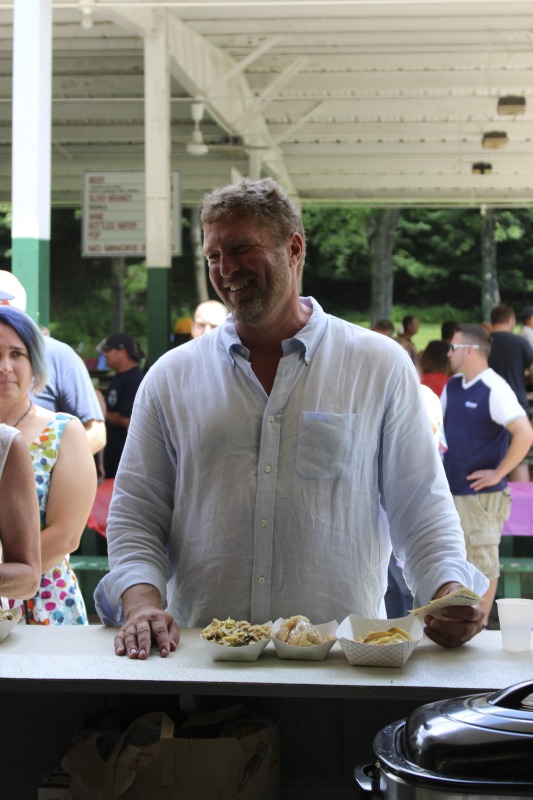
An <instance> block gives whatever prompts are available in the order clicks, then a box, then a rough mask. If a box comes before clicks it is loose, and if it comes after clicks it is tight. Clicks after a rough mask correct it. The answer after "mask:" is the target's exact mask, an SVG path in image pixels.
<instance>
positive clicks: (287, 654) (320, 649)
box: [272, 617, 339, 661]
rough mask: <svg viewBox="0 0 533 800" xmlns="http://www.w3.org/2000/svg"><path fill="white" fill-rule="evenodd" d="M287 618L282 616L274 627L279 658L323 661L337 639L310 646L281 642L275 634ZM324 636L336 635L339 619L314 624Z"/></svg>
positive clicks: (275, 644)
mask: <svg viewBox="0 0 533 800" xmlns="http://www.w3.org/2000/svg"><path fill="white" fill-rule="evenodd" d="M284 621H285V620H284V619H283V618H281V617H280V619H277V620H276V621H275V623H274V626H273V628H272V642H273V643H274V648H275V650H276V653H277V655H278V657H279V658H293V659H296V660H298V661H323V660H324V659H325V658H326V656H327V654H328V653H329V651H330V650H331V648H332V647H333V645H334V644H335V641H336V639H332V640H331V641H330V642H323V644H312V645H310V646H309V647H298V646H297V645H294V644H287V642H280V640H279V639H276V637H275V636H274V634H275V633H276V631H278V630H279V629H280V626H281V625H282V624H283V622H284ZM313 627H314V628H316V629H317V630H318V631H319V633H321V634H322V636H335V631H336V630H337V628H338V627H339V623H338V622H337V620H335V619H334V620H332V621H331V622H324V623H323V624H322V625H313Z"/></svg>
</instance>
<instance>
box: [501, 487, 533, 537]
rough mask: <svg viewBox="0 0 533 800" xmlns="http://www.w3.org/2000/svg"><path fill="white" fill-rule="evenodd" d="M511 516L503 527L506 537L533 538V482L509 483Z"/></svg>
mask: <svg viewBox="0 0 533 800" xmlns="http://www.w3.org/2000/svg"><path fill="white" fill-rule="evenodd" d="M509 487H510V489H511V501H512V502H511V516H510V517H509V519H508V520H507V521H506V522H505V524H504V526H503V535H504V536H533V482H530V483H509Z"/></svg>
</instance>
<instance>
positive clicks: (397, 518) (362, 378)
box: [95, 179, 487, 658]
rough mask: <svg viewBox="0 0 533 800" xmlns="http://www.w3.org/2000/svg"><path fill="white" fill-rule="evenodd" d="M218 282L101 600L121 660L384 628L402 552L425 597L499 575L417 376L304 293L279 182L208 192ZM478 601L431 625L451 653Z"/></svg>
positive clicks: (159, 417)
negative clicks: (308, 632)
mask: <svg viewBox="0 0 533 800" xmlns="http://www.w3.org/2000/svg"><path fill="white" fill-rule="evenodd" d="M202 223H203V227H204V251H205V255H206V258H207V262H208V266H209V274H210V278H211V282H212V284H213V286H214V288H215V290H216V292H217V294H218V295H219V296H220V299H221V300H223V302H224V303H225V304H226V306H227V308H228V309H229V310H230V311H231V314H230V315H229V316H228V318H227V319H226V321H225V323H224V324H223V325H221V326H220V327H218V328H216V329H215V330H214V331H211V332H210V333H208V334H206V335H205V336H203V337H201V338H200V339H195V340H193V341H191V342H188V343H187V344H185V345H182V346H181V347H179V348H176V349H175V350H172V351H170V352H168V353H166V354H165V355H164V356H163V357H162V358H161V359H159V361H158V362H157V363H156V364H154V366H153V367H152V368H151V369H150V371H149V372H148V374H147V376H146V378H145V380H144V382H143V384H142V386H141V388H140V390H139V392H138V394H137V397H136V400H135V406H134V409H133V414H132V419H131V425H130V428H129V435H128V439H127V441H126V446H125V449H124V452H123V456H122V461H121V464H120V467H119V470H118V473H117V477H116V480H115V492H114V496H113V500H112V503H111V508H110V514H109V522H108V529H107V535H108V551H109V558H110V565H111V572H110V573H109V574H108V575H106V576H105V577H104V579H103V580H102V581H101V583H100V584H99V586H98V587H97V590H96V592H95V600H96V606H97V610H98V612H99V614H100V616H101V618H102V619H103V621H104V622H106V623H107V624H111V625H120V626H121V627H120V630H119V631H118V632H117V634H116V637H115V651H116V653H117V654H119V655H128V656H129V657H131V658H146V657H147V656H148V654H149V652H150V647H151V641H152V639H155V641H156V643H157V647H158V649H159V652H160V654H161V655H162V656H166V655H168V653H169V652H170V650H173V649H175V648H176V646H177V643H178V640H179V626H180V625H181V626H187V627H192V626H202V627H203V626H205V625H206V624H208V623H209V622H210V621H211V619H212V618H213V617H214V616H217V617H219V618H225V617H227V616H232V617H234V618H236V619H248V620H250V621H252V622H265V621H267V620H269V619H271V620H274V619H276V618H277V617H280V616H283V617H288V616H291V615H293V614H300V613H301V614H305V615H306V616H308V617H309V618H310V619H311V620H312V622H314V623H320V622H325V621H328V620H331V619H338V620H341V619H342V618H343V617H344V616H345V615H346V614H348V613H350V612H353V613H357V614H361V615H364V616H369V617H371V616H382V615H383V612H384V604H383V595H384V591H385V588H386V575H387V564H388V561H389V555H390V540H389V537H388V534H387V533H385V531H384V528H383V527H382V526H381V524H380V510H379V508H380V501H381V503H382V504H383V507H384V508H385V510H386V512H387V516H388V519H389V523H390V531H391V539H392V544H393V546H394V550H395V553H396V555H397V556H398V557H399V558H401V559H402V560H403V561H405V565H406V566H405V572H406V579H407V581H408V583H409V585H410V587H411V589H412V590H413V592H414V595H415V603H416V604H422V603H426V602H428V601H429V600H431V599H432V598H433V597H437V596H441V595H442V594H447V593H449V592H450V591H453V590H454V589H456V588H458V587H459V586H460V585H466V586H468V587H469V588H471V589H473V590H474V591H477V592H478V593H483V591H484V590H485V588H486V586H487V581H486V579H485V578H484V576H482V575H481V573H479V572H478V571H477V570H476V569H475V567H473V566H472V565H470V564H468V563H467V562H466V560H465V548H464V537H463V534H462V531H461V528H460V526H459V521H458V517H457V513H456V511H455V507H454V504H453V501H452V498H451V495H450V492H449V489H448V484H447V481H446V477H445V475H444V471H443V469H442V464H441V462H440V458H439V456H438V454H437V451H436V448H435V444H434V441H433V436H432V432H431V428H430V424H429V421H428V417H427V412H426V410H425V407H424V405H423V401H422V399H421V392H420V386H419V382H418V378H417V375H416V371H415V369H414V367H413V365H412V362H411V361H410V359H409V357H408V356H407V355H406V353H405V352H404V351H403V350H402V348H401V347H400V346H399V345H398V344H396V343H395V342H393V341H389V340H387V338H386V337H384V336H381V335H379V334H376V333H373V332H371V331H367V330H364V329H362V328H359V327H357V326H355V325H351V324H350V323H347V322H344V321H342V320H340V319H337V318H335V317H332V316H330V315H327V314H325V313H324V312H323V310H322V309H321V308H320V306H319V305H318V303H316V301H315V300H313V299H312V298H301V297H300V296H299V293H298V282H299V278H300V275H301V271H302V268H303V262H304V257H305V237H304V231H303V227H302V223H301V219H300V217H299V214H298V212H297V210H296V208H295V206H294V204H293V203H292V201H290V199H289V198H288V196H287V195H286V194H285V192H283V191H282V190H281V189H280V187H279V186H278V185H277V184H276V183H275V181H273V180H272V179H266V180H263V181H256V182H254V181H250V180H248V179H246V180H244V181H243V182H242V183H241V184H239V185H237V186H229V187H224V188H223V189H218V190H215V191H214V192H212V193H211V194H210V195H208V196H207V197H206V198H205V199H204V206H203V211H202ZM481 619H482V613H481V611H480V609H479V608H478V607H469V608H465V607H449V608H448V609H446V613H444V612H442V614H441V615H439V618H437V616H435V617H433V616H431V617H426V625H427V628H426V632H427V634H428V636H430V638H432V639H433V640H434V641H436V642H438V643H439V644H441V645H443V646H454V645H457V644H461V643H462V642H465V641H467V640H468V639H470V638H471V637H472V636H473V635H475V634H476V633H477V632H478V631H479V630H480V629H481Z"/></svg>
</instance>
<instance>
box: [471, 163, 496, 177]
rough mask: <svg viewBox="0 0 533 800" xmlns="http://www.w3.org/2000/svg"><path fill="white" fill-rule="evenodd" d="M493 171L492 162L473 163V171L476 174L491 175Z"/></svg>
mask: <svg viewBox="0 0 533 800" xmlns="http://www.w3.org/2000/svg"><path fill="white" fill-rule="evenodd" d="M491 172H492V164H489V163H488V162H487V161H476V163H475V164H472V173H473V174H474V175H490V173H491Z"/></svg>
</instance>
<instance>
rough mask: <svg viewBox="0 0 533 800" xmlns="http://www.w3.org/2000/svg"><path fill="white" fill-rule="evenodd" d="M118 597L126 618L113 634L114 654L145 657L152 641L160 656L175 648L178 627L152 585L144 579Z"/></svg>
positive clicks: (177, 638)
mask: <svg viewBox="0 0 533 800" xmlns="http://www.w3.org/2000/svg"><path fill="white" fill-rule="evenodd" d="M121 599H122V607H123V609H124V613H125V615H126V620H127V621H126V622H125V623H124V624H123V625H122V627H121V628H120V630H119V631H118V633H117V634H116V636H115V653H116V655H117V656H126V655H127V656H128V657H129V658H139V659H141V660H143V659H146V658H148V656H149V655H150V650H151V647H152V641H155V644H156V645H157V647H158V648H159V655H160V656H161V657H162V658H166V656H168V654H169V653H170V652H171V651H172V650H175V649H176V647H177V646H178V642H179V639H180V629H179V627H178V625H177V623H176V621H175V620H174V618H173V617H172V616H171V615H170V614H168V613H167V612H166V611H163V609H162V608H161V597H160V595H159V592H158V591H157V589H156V588H155V587H154V586H151V585H149V584H144V583H143V584H138V585H136V586H131V587H130V588H129V589H127V590H126V591H125V592H124V594H123V595H122V598H121Z"/></svg>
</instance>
